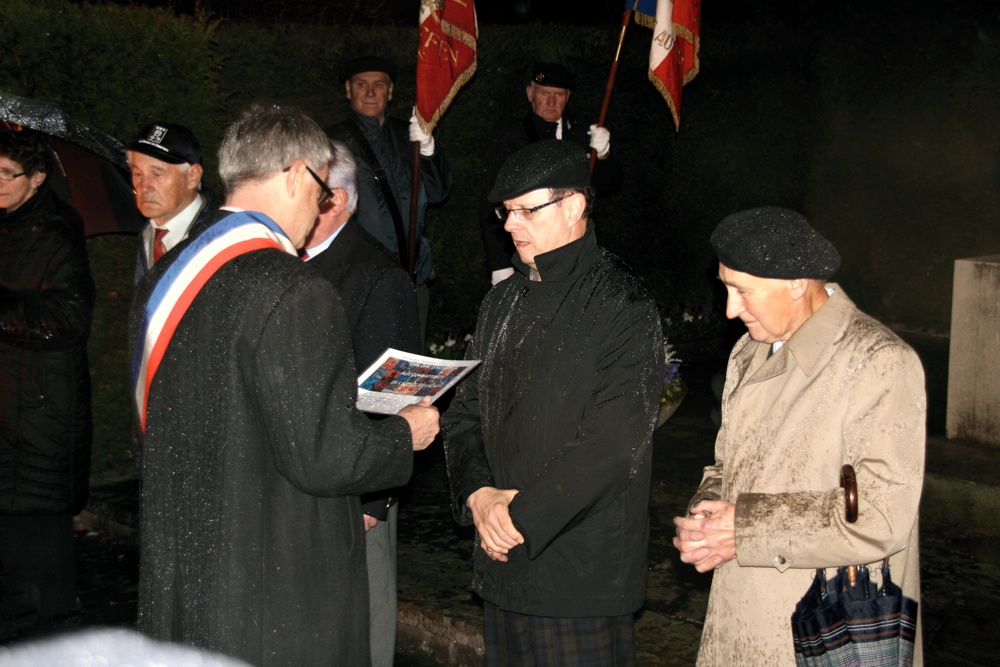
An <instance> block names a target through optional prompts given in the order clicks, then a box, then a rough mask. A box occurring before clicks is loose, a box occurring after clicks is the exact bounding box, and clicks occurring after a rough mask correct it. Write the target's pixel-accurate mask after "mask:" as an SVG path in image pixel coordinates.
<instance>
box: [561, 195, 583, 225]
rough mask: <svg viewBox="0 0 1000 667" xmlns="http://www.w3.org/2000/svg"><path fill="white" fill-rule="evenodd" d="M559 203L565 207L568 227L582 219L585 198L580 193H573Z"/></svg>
mask: <svg viewBox="0 0 1000 667" xmlns="http://www.w3.org/2000/svg"><path fill="white" fill-rule="evenodd" d="M561 203H562V205H563V206H565V207H566V214H567V216H568V224H569V226H570V227H572V226H573V225H576V224H577V223H579V222H580V221H581V220H582V219H583V212H584V211H586V210H587V198H586V197H585V196H584V194H583V193H582V192H574V193H573V194H571V195H570V196H569V197H567V198H566V199H564V200H563V201H562V202H561Z"/></svg>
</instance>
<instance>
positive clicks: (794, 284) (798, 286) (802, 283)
mask: <svg viewBox="0 0 1000 667" xmlns="http://www.w3.org/2000/svg"><path fill="white" fill-rule="evenodd" d="M808 289H809V281H808V280H806V279H804V278H793V279H791V280H789V281H788V293H789V295H790V296H791V297H792V301H798V300H799V299H801V298H802V297H803V296H804V295H805V293H806V291H807V290H808Z"/></svg>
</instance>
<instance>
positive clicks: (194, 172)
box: [125, 122, 219, 283]
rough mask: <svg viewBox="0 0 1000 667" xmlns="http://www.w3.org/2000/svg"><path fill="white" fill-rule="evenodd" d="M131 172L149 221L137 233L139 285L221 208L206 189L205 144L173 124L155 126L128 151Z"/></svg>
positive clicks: (140, 205) (141, 134)
mask: <svg viewBox="0 0 1000 667" xmlns="http://www.w3.org/2000/svg"><path fill="white" fill-rule="evenodd" d="M125 157H126V159H127V160H128V164H129V168H130V169H131V170H132V189H133V190H135V204H136V206H137V207H138V208H139V211H140V212H141V213H142V214H143V215H144V216H145V217H146V219H147V220H149V224H148V225H146V227H145V228H143V230H142V232H141V233H140V234H139V250H138V253H137V256H136V266H135V282H137V283H138V282H139V280H141V279H142V277H143V276H144V275H146V272H147V271H149V269H150V267H151V266H153V263H154V262H156V260H158V259H159V258H160V257H162V256H163V255H164V254H165V253H166V252H167V251H168V250H170V249H171V248H173V247H174V246H175V245H177V244H178V243H180V242H181V241H183V240H184V239H186V238H187V237H188V234H190V233H191V230H192V229H194V227H195V226H196V225H198V224H199V223H201V222H204V221H205V220H207V219H208V218H209V216H211V215H212V214H213V213H215V210H216V209H217V208H219V202H218V200H217V199H216V197H215V194H214V193H213V192H212V191H211V190H210V189H208V188H203V187H202V182H201V179H202V176H203V174H204V167H203V166H202V163H201V144H199V143H198V139H197V138H195V136H194V132H192V131H191V130H189V129H188V128H186V127H184V126H183V125H177V124H174V123H164V122H159V123H151V124H149V125H147V126H146V127H144V128H142V131H141V132H139V136H137V137H136V138H135V141H133V142H132V145H131V146H129V147H128V150H126V151H125Z"/></svg>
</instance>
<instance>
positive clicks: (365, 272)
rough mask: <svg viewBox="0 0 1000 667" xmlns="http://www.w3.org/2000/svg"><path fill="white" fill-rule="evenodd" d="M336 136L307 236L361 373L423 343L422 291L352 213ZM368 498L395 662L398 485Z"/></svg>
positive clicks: (379, 634)
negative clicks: (322, 197) (389, 353)
mask: <svg viewBox="0 0 1000 667" xmlns="http://www.w3.org/2000/svg"><path fill="white" fill-rule="evenodd" d="M331 143H332V144H333V158H332V159H331V160H330V173H329V175H328V176H327V177H326V184H327V185H328V186H329V187H330V189H331V190H332V191H333V197H332V198H331V200H330V203H329V204H327V206H326V207H324V208H323V210H321V211H320V214H319V219H318V220H317V221H316V226H315V227H314V228H313V230H312V233H311V234H310V235H309V238H308V239H306V249H305V251H304V258H305V259H306V260H307V261H308V262H309V265H310V266H314V267H316V268H317V269H318V270H319V271H320V273H322V274H323V275H324V276H325V277H326V278H327V280H329V281H330V282H331V283H333V286H334V287H336V288H337V292H338V294H340V302H341V304H342V305H343V307H344V315H345V316H346V317H347V326H348V329H350V332H351V341H352V342H353V344H354V370H355V373H356V374H360V373H361V372H362V371H364V370H365V369H366V368H368V367H369V366H370V365H371V364H372V363H374V362H375V360H376V359H378V358H379V356H381V354H382V353H383V352H384V351H385V350H386V348H390V347H391V348H394V349H397V350H403V351H406V352H419V351H420V333H419V330H418V328H419V326H420V318H419V316H418V315H417V293H416V290H415V289H414V287H413V283H412V282H411V281H410V278H409V276H407V275H406V271H404V270H403V268H402V267H401V266H400V265H399V263H398V262H396V261H395V260H394V259H393V258H392V256H390V255H389V253H388V252H386V250H385V248H383V247H382V246H381V245H380V244H379V243H378V241H376V240H375V239H373V238H372V237H371V236H370V235H369V234H368V232H366V231H365V230H363V229H361V225H359V224H358V223H356V222H351V221H350V218H351V216H352V215H353V214H354V211H355V210H356V209H357V206H358V186H357V165H356V163H355V161H354V156H353V155H351V151H350V149H348V148H347V146H346V145H345V144H343V143H342V142H339V141H333V142H331ZM371 418H373V419H375V418H382V416H381V415H371ZM362 500H363V504H362V505H361V511H362V512H364V520H365V560H366V561H367V563H368V591H369V595H368V598H369V605H370V614H369V615H370V618H371V626H370V628H369V636H370V639H371V648H372V667H391V666H392V663H393V658H394V656H395V654H396V623H397V620H396V520H397V518H398V515H399V506H398V505H397V503H396V501H397V500H398V493H395V494H394V493H392V492H391V491H389V490H381V491H378V492H376V493H372V494H368V495H366V496H365V497H363V498H362Z"/></svg>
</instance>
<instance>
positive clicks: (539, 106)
mask: <svg viewBox="0 0 1000 667" xmlns="http://www.w3.org/2000/svg"><path fill="white" fill-rule="evenodd" d="M575 87H576V76H574V75H573V73H572V72H570V71H569V70H567V69H566V68H565V67H563V66H562V65H559V64H557V63H547V62H540V63H536V64H535V65H533V66H532V67H531V69H530V71H529V72H528V77H527V86H526V87H525V94H526V95H527V97H528V103H529V104H530V105H531V111H530V112H529V113H528V114H527V115H526V116H524V117H522V118H519V119H517V120H505V121H504V122H502V123H501V124H500V125H499V126H498V127H497V128H496V129H495V130H494V131H493V133H492V134H491V135H490V136H491V137H492V139H491V142H490V146H489V148H488V150H487V153H486V166H485V169H484V171H483V177H482V180H481V184H480V198H479V200H480V201H479V226H480V231H481V232H482V236H483V247H484V249H485V251H486V268H487V269H488V270H489V271H490V280H491V281H492V283H493V284H494V285H495V284H497V283H498V282H500V281H501V280H503V279H505V278H507V277H509V276H511V275H512V274H513V273H514V268H513V266H512V264H511V256H512V255H513V254H514V247H513V246H512V245H511V240H510V235H509V234H507V233H506V231H505V230H504V228H503V225H502V224H500V223H499V222H498V221H497V218H496V216H495V215H494V214H493V209H494V207H495V206H496V205H497V204H498V203H499V201H498V200H495V199H491V198H490V196H489V190H490V188H492V187H493V184H494V183H495V182H496V179H497V174H498V173H499V171H500V167H501V166H502V165H503V164H504V162H505V161H506V160H507V158H508V157H510V156H511V155H512V154H513V153H514V152H515V151H516V150H518V149H519V148H523V147H524V146H527V145H528V144H531V143H534V142H536V141H543V140H546V139H561V140H566V141H571V142H573V143H574V144H576V145H577V146H581V147H583V148H593V149H594V150H595V151H596V152H597V158H598V160H597V164H596V165H595V167H594V178H593V186H594V189H595V190H596V192H597V194H598V196H601V197H604V196H607V195H610V194H613V193H614V192H616V191H617V190H618V189H619V188H621V185H622V169H621V162H620V161H619V160H618V156H617V154H615V153H614V152H613V151H612V150H611V133H610V132H609V131H608V129H607V128H603V127H597V125H591V126H590V127H589V128H587V127H586V126H585V125H582V124H580V123H577V122H576V121H575V120H573V118H572V117H571V116H570V115H569V114H567V113H566V105H567V104H568V103H569V98H570V96H571V95H572V93H573V89H574V88H575Z"/></svg>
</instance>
